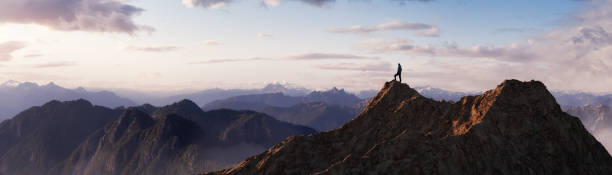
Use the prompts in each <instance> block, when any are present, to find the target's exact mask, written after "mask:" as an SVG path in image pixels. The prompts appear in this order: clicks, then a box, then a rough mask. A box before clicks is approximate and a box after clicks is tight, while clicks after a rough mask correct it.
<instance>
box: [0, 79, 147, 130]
mask: <svg viewBox="0 0 612 175" xmlns="http://www.w3.org/2000/svg"><path fill="white" fill-rule="evenodd" d="M0 97H2V100H0V121H1V120H4V119H8V118H10V117H13V116H15V115H17V113H19V112H21V111H23V110H25V109H28V108H30V107H32V106H39V105H42V104H45V103H46V102H49V101H51V100H60V101H67V100H77V99H86V100H89V101H91V102H92V103H93V104H96V105H101V106H107V107H118V106H133V105H135V103H134V102H132V101H131V100H129V99H126V98H121V97H119V96H117V95H115V94H114V93H112V92H108V91H101V92H90V91H87V90H85V89H83V88H77V89H66V88H62V87H60V86H57V85H55V84H53V83H49V84H47V85H43V86H39V85H37V84H35V83H28V82H26V83H19V82H14V81H9V82H6V83H3V84H1V85H0Z"/></svg>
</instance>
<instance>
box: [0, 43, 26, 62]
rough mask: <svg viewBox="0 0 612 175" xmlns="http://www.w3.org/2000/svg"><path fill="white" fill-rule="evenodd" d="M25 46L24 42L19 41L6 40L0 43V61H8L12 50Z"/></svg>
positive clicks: (11, 56)
mask: <svg viewBox="0 0 612 175" xmlns="http://www.w3.org/2000/svg"><path fill="white" fill-rule="evenodd" d="M25 47H26V45H25V43H23V42H19V41H7V42H4V43H0V61H10V60H11V59H13V55H12V53H13V52H15V51H17V50H19V49H23V48H25Z"/></svg>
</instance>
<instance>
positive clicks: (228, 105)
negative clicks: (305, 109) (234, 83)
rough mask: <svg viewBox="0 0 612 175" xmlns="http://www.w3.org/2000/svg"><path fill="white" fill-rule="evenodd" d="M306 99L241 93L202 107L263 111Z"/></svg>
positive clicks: (208, 108)
mask: <svg viewBox="0 0 612 175" xmlns="http://www.w3.org/2000/svg"><path fill="white" fill-rule="evenodd" d="M304 100H305V99H304V98H303V97H293V96H288V95H285V94H283V93H272V94H254V95H241V96H235V97H230V98H227V99H223V100H215V101H213V102H210V103H208V104H206V105H204V106H202V109H204V110H213V109H234V110H252V111H262V110H263V109H265V108H266V107H269V106H276V107H289V106H292V105H294V104H296V103H299V102H301V101H304Z"/></svg>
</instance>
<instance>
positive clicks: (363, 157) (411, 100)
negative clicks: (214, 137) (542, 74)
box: [211, 80, 612, 174]
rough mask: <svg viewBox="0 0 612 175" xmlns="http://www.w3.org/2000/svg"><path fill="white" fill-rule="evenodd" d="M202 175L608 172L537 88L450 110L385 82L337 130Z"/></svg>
mask: <svg viewBox="0 0 612 175" xmlns="http://www.w3.org/2000/svg"><path fill="white" fill-rule="evenodd" d="M211 174H612V157H610V154H609V153H608V152H607V151H606V150H605V148H604V147H603V146H602V145H601V144H600V143H599V142H597V140H595V138H594V137H593V136H592V135H590V134H589V132H588V131H587V130H586V129H585V128H584V126H583V125H582V124H581V122H580V120H579V119H578V118H576V117H572V116H570V115H568V114H566V113H564V112H563V111H561V108H560V107H559V105H558V104H557V103H556V102H555V99H554V97H553V96H552V95H551V94H550V93H549V92H548V90H547V89H546V87H545V86H544V85H543V84H542V83H540V82H536V81H531V82H520V81H516V80H508V81H505V82H503V83H502V84H501V85H499V86H498V87H497V88H495V89H493V90H490V91H487V92H485V93H484V94H482V95H478V96H468V97H464V98H462V99H461V100H460V101H458V102H456V103H452V102H439V101H434V100H431V99H429V98H425V97H423V96H421V95H420V94H418V93H417V91H415V90H413V89H411V88H410V87H408V85H406V84H400V83H398V82H395V81H392V82H388V83H386V84H385V86H384V87H383V88H382V89H381V91H380V92H379V93H378V94H377V95H376V96H375V97H374V98H373V99H372V100H371V101H370V103H369V104H368V105H367V106H366V107H365V109H364V110H363V111H362V112H361V113H360V114H359V115H358V116H357V117H356V118H355V119H353V120H351V121H350V122H348V123H347V124H345V125H344V126H342V127H341V128H338V129H335V130H331V131H328V132H322V133H317V134H313V135H309V136H295V137H290V138H288V139H286V140H284V141H282V142H281V143H279V144H277V145H274V146H273V147H271V148H270V149H268V150H267V151H266V152H264V153H262V154H259V155H256V156H253V157H250V158H248V159H246V160H244V161H243V162H241V163H240V164H238V165H236V166H235V167H233V168H230V169H227V170H224V171H219V172H216V173H211Z"/></svg>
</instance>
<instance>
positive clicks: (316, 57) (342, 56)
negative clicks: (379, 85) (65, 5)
mask: <svg viewBox="0 0 612 175" xmlns="http://www.w3.org/2000/svg"><path fill="white" fill-rule="evenodd" d="M286 58H287V59H293V60H324V59H325V60H328V59H379V58H378V57H369V56H359V55H352V54H334V53H306V54H300V55H293V56H288V57H286Z"/></svg>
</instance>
